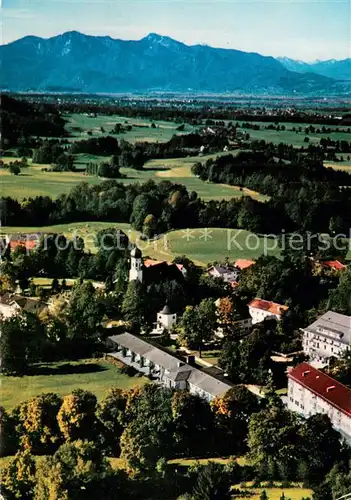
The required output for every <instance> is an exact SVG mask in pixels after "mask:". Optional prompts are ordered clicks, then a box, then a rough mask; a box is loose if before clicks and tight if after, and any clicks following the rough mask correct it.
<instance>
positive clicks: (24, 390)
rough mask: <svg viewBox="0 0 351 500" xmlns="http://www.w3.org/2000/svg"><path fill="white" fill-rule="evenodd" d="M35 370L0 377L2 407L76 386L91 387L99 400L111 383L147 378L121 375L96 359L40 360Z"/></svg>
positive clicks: (125, 384) (126, 386)
mask: <svg viewBox="0 0 351 500" xmlns="http://www.w3.org/2000/svg"><path fill="white" fill-rule="evenodd" d="M36 372H37V374H35V375H26V376H24V377H7V376H1V377H0V383H1V404H2V406H4V407H5V408H6V410H10V409H11V408H14V407H15V406H17V405H18V404H20V403H21V402H22V401H26V400H27V399H29V398H31V397H34V396H38V395H39V394H41V393H43V392H55V393H58V394H60V395H61V396H65V395H66V394H69V393H70V392H72V390H73V389H78V388H80V389H85V390H87V391H91V392H92V393H93V394H95V395H96V396H97V398H98V400H101V399H102V398H103V397H104V396H105V394H106V392H107V391H108V390H109V389H110V388H111V387H112V386H113V385H116V386H118V387H120V388H122V389H129V388H131V387H133V386H135V385H142V384H145V383H146V382H147V379H146V378H143V377H129V376H128V375H123V374H121V373H120V372H119V370H118V369H117V368H116V367H115V366H114V365H112V364H110V363H108V362H106V361H104V360H99V359H87V360H80V361H70V362H58V363H43V364H41V365H39V366H38V367H37V370H36Z"/></svg>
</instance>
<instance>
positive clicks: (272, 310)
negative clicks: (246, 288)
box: [248, 298, 289, 325]
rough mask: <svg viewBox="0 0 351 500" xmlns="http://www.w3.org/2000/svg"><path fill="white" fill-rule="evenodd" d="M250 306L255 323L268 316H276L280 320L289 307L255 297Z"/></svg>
mask: <svg viewBox="0 0 351 500" xmlns="http://www.w3.org/2000/svg"><path fill="white" fill-rule="evenodd" d="M248 306H249V313H250V316H251V319H252V324H253V325H254V324H256V323H260V322H261V321H264V320H265V319H267V318H275V319H276V320H278V321H279V320H280V319H281V317H282V314H284V313H285V312H286V311H287V310H288V309H289V308H288V306H284V305H282V304H277V303H275V302H271V301H270V300H264V299H259V298H256V299H253V300H252V301H251V302H250V303H249V304H248Z"/></svg>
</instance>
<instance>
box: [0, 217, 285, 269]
mask: <svg viewBox="0 0 351 500" xmlns="http://www.w3.org/2000/svg"><path fill="white" fill-rule="evenodd" d="M111 227H115V228H119V229H121V230H122V231H124V232H125V233H126V234H127V235H128V237H129V239H130V240H131V241H132V242H133V243H136V244H137V245H138V247H139V248H140V249H141V250H142V252H143V255H144V256H145V257H146V256H149V257H152V258H154V259H158V260H173V259H174V257H176V256H177V255H187V256H188V257H189V259H191V260H193V261H194V262H195V263H196V264H198V265H202V266H206V265H207V264H208V263H209V262H213V261H215V260H216V261H219V260H224V259H225V258H226V257H228V258H229V259H230V260H231V261H234V260H236V259H238V258H243V259H251V258H253V259H256V258H258V257H259V256H260V255H262V254H263V253H264V252H265V248H267V253H268V255H276V256H279V254H280V251H279V249H278V248H275V249H274V248H273V247H274V245H275V240H273V239H270V238H269V239H265V238H264V237H262V236H261V237H258V236H257V235H255V234H254V233H250V232H249V231H245V230H243V229H222V228H203V229H184V230H177V231H170V232H169V233H167V234H165V235H163V236H162V237H161V238H160V239H158V240H155V241H149V242H145V241H142V240H141V239H140V233H139V232H138V231H135V230H134V229H132V228H131V226H130V225H129V224H122V223H121V224H113V223H111V222H78V223H72V224H59V225H57V226H47V227H45V226H44V227H2V232H3V233H21V232H34V233H35V232H45V231H46V232H57V233H63V234H65V235H66V236H68V237H69V236H72V235H73V234H75V233H76V234H78V235H79V236H81V237H82V238H84V241H85V242H86V244H85V247H86V248H87V249H89V250H91V251H95V247H94V239H95V233H96V232H97V231H99V230H100V229H104V228H111Z"/></svg>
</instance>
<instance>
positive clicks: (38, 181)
mask: <svg viewBox="0 0 351 500" xmlns="http://www.w3.org/2000/svg"><path fill="white" fill-rule="evenodd" d="M5 160H8V158H6V159H5ZM12 160H13V158H12ZM45 167H48V165H40V166H39V165H38V166H36V165H35V166H29V167H27V168H23V169H22V172H21V174H20V175H12V174H10V173H9V171H8V170H4V169H0V196H11V197H12V198H17V199H23V198H27V197H30V196H31V197H34V196H50V197H52V198H56V197H57V196H59V195H60V194H62V193H68V192H69V191H70V190H71V189H72V188H73V187H74V186H76V185H77V184H79V183H80V182H88V183H89V184H93V185H96V184H99V183H100V182H101V180H100V179H98V178H97V177H93V176H87V175H85V174H83V173H82V172H43V171H42V170H41V169H42V168H45Z"/></svg>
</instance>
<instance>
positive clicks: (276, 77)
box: [0, 31, 351, 96]
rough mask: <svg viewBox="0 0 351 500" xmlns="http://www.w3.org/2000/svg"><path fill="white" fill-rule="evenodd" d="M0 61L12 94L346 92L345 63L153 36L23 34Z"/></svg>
mask: <svg viewBox="0 0 351 500" xmlns="http://www.w3.org/2000/svg"><path fill="white" fill-rule="evenodd" d="M0 61H1V74H0V87H1V89H3V90H11V91H42V92H44V91H62V92H73V91H75V92H84V93H119V92H141V93H144V92H152V91H163V92H193V93H196V92H217V93H224V92H231V93H241V94H243V93H245V94H256V95H264V94H266V95H267V94H268V95H292V94H297V95H311V94H313V95H323V96H324V95H336V94H345V93H347V92H348V91H349V90H350V87H351V83H350V82H347V81H345V78H342V77H341V76H340V75H343V76H344V77H345V74H346V73H347V71H346V69H347V65H349V64H350V60H346V62H345V61H341V62H340V63H339V62H335V63H333V64H330V67H329V68H328V66H329V64H327V63H328V62H326V63H325V66H323V63H319V66H318V64H317V65H312V66H311V65H308V64H307V63H299V62H298V61H293V60H291V59H286V58H284V59H280V60H278V59H275V58H273V57H269V56H262V55H260V54H257V53H251V52H250V53H249V52H243V51H239V50H233V49H220V48H213V47H209V46H207V45H192V46H189V45H186V44H184V43H181V42H178V41H176V40H173V39H172V38H169V37H167V36H161V35H158V34H155V33H151V34H149V35H148V36H146V37H145V38H142V39H141V40H136V41H134V40H130V41H128V40H119V39H113V38H111V37H109V36H90V35H84V34H82V33H79V32H76V31H71V32H66V33H63V34H62V35H58V36H54V37H52V38H47V39H44V38H40V37H36V36H26V37H24V38H21V39H19V40H16V41H14V42H11V43H9V44H7V45H2V46H0ZM347 61H348V62H347ZM305 64H307V69H306V67H305ZM320 65H322V66H320ZM345 68H346V69H345ZM311 69H312V71H311ZM333 75H335V77H333ZM339 79H341V80H343V81H339Z"/></svg>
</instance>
